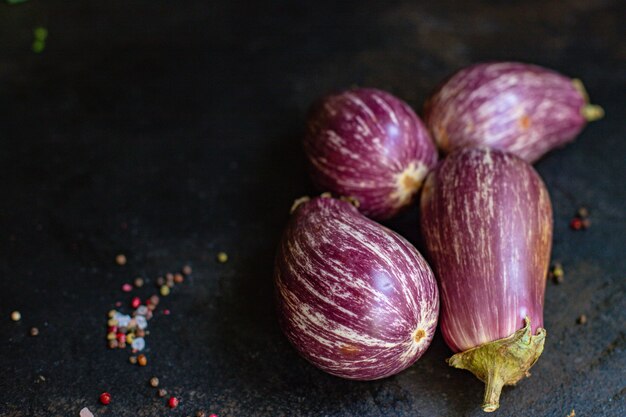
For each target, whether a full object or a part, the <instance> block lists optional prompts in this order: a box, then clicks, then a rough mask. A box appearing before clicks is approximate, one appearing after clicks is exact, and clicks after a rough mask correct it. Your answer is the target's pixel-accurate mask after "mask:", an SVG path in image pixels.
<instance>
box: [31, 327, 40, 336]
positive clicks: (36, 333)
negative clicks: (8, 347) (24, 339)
mask: <svg viewBox="0 0 626 417" xmlns="http://www.w3.org/2000/svg"><path fill="white" fill-rule="evenodd" d="M38 334H39V329H38V328H36V327H33V328H31V329H30V335H31V336H37V335H38Z"/></svg>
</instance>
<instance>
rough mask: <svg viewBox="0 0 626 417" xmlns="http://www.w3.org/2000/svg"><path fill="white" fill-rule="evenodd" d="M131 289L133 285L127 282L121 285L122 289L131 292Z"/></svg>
mask: <svg viewBox="0 0 626 417" xmlns="http://www.w3.org/2000/svg"><path fill="white" fill-rule="evenodd" d="M132 290H133V286H132V285H130V284H129V283H125V284H123V285H122V291H124V292H131V291H132Z"/></svg>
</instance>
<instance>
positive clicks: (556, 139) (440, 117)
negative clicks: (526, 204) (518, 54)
mask: <svg viewBox="0 0 626 417" xmlns="http://www.w3.org/2000/svg"><path fill="white" fill-rule="evenodd" d="M586 104H587V103H586V98H585V97H584V96H583V94H582V93H581V91H579V90H578V89H577V88H576V87H575V86H574V82H573V80H572V79H571V78H568V77H565V76H563V75H560V74H558V73H556V72H554V71H550V70H548V69H545V68H541V67H538V66H535V65H528V64H521V63H515V62H495V63H483V64H477V65H472V66H470V67H467V68H464V69H462V70H460V71H459V72H457V73H456V74H454V75H453V76H452V77H451V78H449V79H448V80H447V81H446V82H445V83H444V84H443V85H442V86H441V87H440V88H439V89H438V90H437V92H436V93H435V94H434V95H432V96H431V97H430V99H429V100H428V101H427V104H426V108H425V114H424V119H425V121H426V125H427V126H428V129H429V130H430V132H431V134H432V137H433V139H434V140H435V142H436V143H437V146H438V147H439V148H440V149H441V150H442V151H444V152H446V153H448V152H451V151H453V150H455V149H459V148H466V147H477V146H488V147H490V148H494V149H501V150H504V151H507V152H510V153H513V154H515V155H517V156H519V157H520V158H522V159H524V160H525V161H527V162H531V163H532V162H534V161H536V160H537V159H539V158H541V156H543V155H544V154H545V153H547V152H548V151H550V150H552V149H554V148H557V147H560V146H563V145H565V144H566V143H568V142H570V141H572V140H574V138H575V137H576V136H577V135H578V134H579V133H580V131H581V130H582V129H583V127H584V126H585V125H586V123H587V121H586V119H585V117H583V108H584V107H585V105H586Z"/></svg>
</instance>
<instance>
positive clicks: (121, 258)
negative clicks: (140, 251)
mask: <svg viewBox="0 0 626 417" xmlns="http://www.w3.org/2000/svg"><path fill="white" fill-rule="evenodd" d="M115 263H116V264H118V265H119V266H123V265H126V255H124V254H123V253H120V254H119V255H117V256H116V257H115Z"/></svg>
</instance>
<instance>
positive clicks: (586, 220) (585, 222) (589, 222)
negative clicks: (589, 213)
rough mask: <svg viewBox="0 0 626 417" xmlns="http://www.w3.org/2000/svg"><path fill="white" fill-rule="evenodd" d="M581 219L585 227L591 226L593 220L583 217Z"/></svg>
mask: <svg viewBox="0 0 626 417" xmlns="http://www.w3.org/2000/svg"><path fill="white" fill-rule="evenodd" d="M581 221H582V226H583V229H589V226H591V220H589V219H582V220H581Z"/></svg>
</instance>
